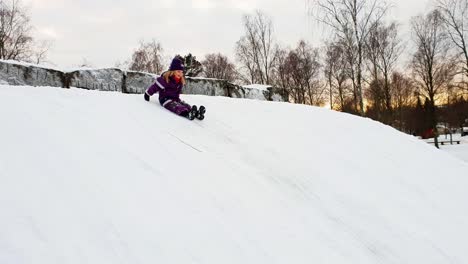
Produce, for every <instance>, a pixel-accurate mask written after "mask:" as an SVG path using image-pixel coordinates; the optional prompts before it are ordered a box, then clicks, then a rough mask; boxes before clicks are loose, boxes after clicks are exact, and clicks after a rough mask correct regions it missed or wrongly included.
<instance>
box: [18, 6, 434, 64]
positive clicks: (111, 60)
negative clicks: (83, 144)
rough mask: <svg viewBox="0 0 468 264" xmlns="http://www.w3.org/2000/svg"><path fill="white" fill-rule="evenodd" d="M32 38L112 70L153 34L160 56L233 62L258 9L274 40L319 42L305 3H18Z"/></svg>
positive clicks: (54, 52)
mask: <svg viewBox="0 0 468 264" xmlns="http://www.w3.org/2000/svg"><path fill="white" fill-rule="evenodd" d="M23 1H24V2H25V3H26V4H27V5H28V6H29V10H30V14H31V16H32V23H33V25H34V27H35V29H36V37H38V38H41V39H50V40H52V41H53V46H52V48H51V50H50V52H49V60H50V61H51V62H53V63H54V64H55V65H56V66H59V67H74V66H76V65H78V64H80V63H81V62H82V61H83V59H86V60H87V61H89V62H90V63H91V64H92V66H94V67H110V66H114V65H115V63H116V62H122V61H124V60H126V59H128V58H129V57H130V55H131V53H132V51H133V50H134V49H135V48H136V47H137V46H138V42H139V41H140V40H151V39H153V38H154V39H156V40H157V41H159V42H160V43H161V44H162V47H163V49H164V54H166V55H167V56H173V55H175V54H187V53H188V52H191V53H192V54H193V55H195V56H197V58H199V59H200V60H201V59H203V57H204V55H205V54H207V53H213V52H221V53H223V54H225V55H227V56H228V57H229V58H230V59H231V60H234V59H235V58H234V47H235V43H236V41H238V40H239V38H240V37H241V36H242V34H243V25H242V16H243V15H244V14H248V13H253V12H254V11H255V10H257V9H260V10H262V11H263V12H264V13H266V14H267V15H268V16H270V17H271V18H272V20H273V26H274V29H275V38H276V39H277V40H278V41H279V42H280V43H281V44H282V45H283V46H290V47H293V46H295V45H296V43H297V42H298V41H299V40H300V39H305V40H307V41H309V42H311V43H312V44H314V45H317V46H318V45H320V44H321V41H322V39H323V29H322V28H320V27H319V26H317V24H316V22H315V20H314V19H313V18H312V17H310V16H308V15H307V8H308V7H309V6H310V4H308V2H309V1H308V0H192V1H189V0H178V1H175V0H23ZM430 2H431V0H394V1H393V5H394V7H393V8H392V10H391V13H390V17H391V18H393V19H395V20H398V21H399V23H400V24H402V25H403V28H405V27H407V25H408V24H409V19H410V18H411V17H412V16H415V15H418V14H421V13H423V12H426V11H427V10H428V8H429V6H430Z"/></svg>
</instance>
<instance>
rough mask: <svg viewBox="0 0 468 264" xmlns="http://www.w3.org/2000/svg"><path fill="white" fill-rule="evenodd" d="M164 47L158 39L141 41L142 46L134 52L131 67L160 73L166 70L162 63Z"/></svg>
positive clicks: (136, 69)
mask: <svg viewBox="0 0 468 264" xmlns="http://www.w3.org/2000/svg"><path fill="white" fill-rule="evenodd" d="M162 51H163V49H162V47H161V44H160V43H159V42H157V41H156V40H154V39H153V40H151V41H149V42H145V41H140V46H139V47H138V48H137V49H136V50H135V51H134V52H133V54H132V58H131V60H130V62H129V63H128V64H129V69H130V70H132V71H142V72H149V73H155V74H159V73H161V72H162V71H163V70H164V67H163V64H162Z"/></svg>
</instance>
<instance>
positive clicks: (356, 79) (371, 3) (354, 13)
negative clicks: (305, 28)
mask: <svg viewBox="0 0 468 264" xmlns="http://www.w3.org/2000/svg"><path fill="white" fill-rule="evenodd" d="M315 2H316V4H317V5H318V7H319V8H318V10H319V13H318V15H317V18H318V20H319V21H321V22H322V23H324V24H325V25H327V26H329V27H330V28H331V29H332V30H333V33H334V34H335V36H336V37H337V38H338V39H339V40H340V41H343V43H346V45H347V47H346V52H347V54H348V61H349V66H350V78H351V80H352V81H353V89H354V93H355V105H356V106H358V105H359V109H358V110H359V112H360V114H361V115H364V100H363V95H362V90H363V89H362V88H363V87H362V86H363V60H364V58H365V57H364V52H365V42H366V39H367V37H368V35H369V32H370V29H371V26H372V24H373V23H375V22H378V21H380V20H381V19H382V17H383V16H384V14H385V13H386V10H387V4H386V3H385V1H382V0H315Z"/></svg>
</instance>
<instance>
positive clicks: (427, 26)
mask: <svg viewBox="0 0 468 264" xmlns="http://www.w3.org/2000/svg"><path fill="white" fill-rule="evenodd" d="M411 24H412V29H413V30H412V33H413V36H414V42H415V44H416V52H415V53H414V55H413V58H412V69H413V74H414V76H415V80H416V82H417V86H418V88H419V92H420V94H421V95H422V96H424V97H426V98H427V99H428V103H429V107H430V109H429V118H430V123H431V126H432V129H433V131H434V132H436V131H437V129H436V125H437V112H436V100H437V99H438V98H437V97H438V95H439V94H441V93H442V92H443V90H444V88H446V87H447V86H448V85H449V84H450V82H451V81H452V80H453V77H454V75H455V74H456V72H455V70H456V63H455V62H454V61H453V60H452V59H451V58H450V54H449V50H450V44H449V42H448V39H449V38H448V36H447V34H446V33H445V31H444V30H443V19H442V15H441V13H440V11H438V10H434V11H432V12H430V13H429V14H428V15H426V16H424V17H422V16H418V17H415V18H413V20H412V23H411ZM435 145H436V147H439V145H438V141H437V136H436V137H435Z"/></svg>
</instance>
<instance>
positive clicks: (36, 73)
mask: <svg viewBox="0 0 468 264" xmlns="http://www.w3.org/2000/svg"><path fill="white" fill-rule="evenodd" d="M64 81H65V80H64V74H63V72H61V71H58V70H54V69H48V68H42V67H37V66H33V65H30V64H27V63H15V62H12V61H0V83H1V84H10V85H30V86H53V87H63V85H62V84H63V83H64Z"/></svg>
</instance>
